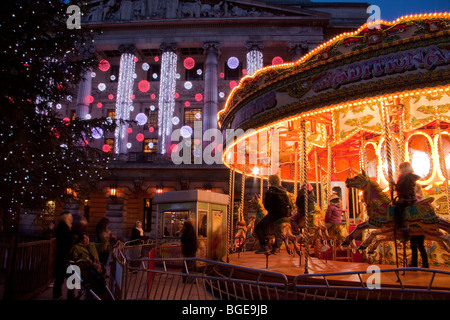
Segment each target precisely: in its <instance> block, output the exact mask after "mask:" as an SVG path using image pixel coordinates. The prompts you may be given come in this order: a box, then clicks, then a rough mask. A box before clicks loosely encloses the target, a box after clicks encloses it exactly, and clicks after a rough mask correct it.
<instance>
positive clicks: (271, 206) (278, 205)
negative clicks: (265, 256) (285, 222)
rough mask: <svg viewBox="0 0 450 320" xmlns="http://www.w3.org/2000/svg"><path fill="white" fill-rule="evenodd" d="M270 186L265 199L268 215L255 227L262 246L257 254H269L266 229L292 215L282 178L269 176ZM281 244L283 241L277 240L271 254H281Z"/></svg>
mask: <svg viewBox="0 0 450 320" xmlns="http://www.w3.org/2000/svg"><path fill="white" fill-rule="evenodd" d="M269 184H270V187H269V190H267V192H266V194H265V198H264V208H266V210H267V215H266V216H265V217H264V218H263V219H262V220H261V221H260V222H259V223H258V224H257V225H256V227H255V233H256V236H257V237H258V241H259V245H260V248H259V250H258V251H256V252H255V253H258V254H260V253H267V252H269V247H268V246H267V239H266V229H267V228H268V227H269V226H270V225H272V224H273V223H274V222H275V221H277V220H279V219H281V218H285V217H289V215H290V213H291V203H290V201H289V196H288V195H287V191H286V189H285V188H284V187H282V186H281V180H280V177H279V176H277V175H271V176H269ZM281 243H282V240H281V239H275V243H274V245H273V247H272V251H271V254H277V253H278V252H279V250H280V246H281Z"/></svg>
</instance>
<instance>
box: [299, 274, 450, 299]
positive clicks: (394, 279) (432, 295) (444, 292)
mask: <svg viewBox="0 0 450 320" xmlns="http://www.w3.org/2000/svg"><path fill="white" fill-rule="evenodd" d="M377 272H379V274H378V275H379V278H380V279H381V277H383V278H385V279H390V281H389V282H390V284H388V283H387V282H383V283H382V284H380V286H379V287H378V288H377V287H376V284H375V283H372V280H370V279H369V277H371V276H372V275H373V274H372V273H368V272H367V271H353V272H339V273H322V274H311V275H309V274H306V275H298V276H296V277H295V278H294V283H293V286H294V292H295V295H294V299H296V300H311V299H312V300H318V299H320V300H450V286H449V284H450V272H447V271H442V270H430V269H422V268H398V269H384V270H382V269H380V270H379V271H377ZM407 272H408V273H409V272H411V273H414V275H415V278H417V279H418V278H421V279H422V281H423V280H424V279H425V280H426V278H429V280H428V285H427V287H426V288H425V287H422V288H419V287H417V286H414V285H412V284H407V283H406V281H405V280H403V279H402V277H403V275H404V274H405V273H407ZM349 277H351V278H352V279H353V281H352V284H351V285H349V284H348V283H346V282H345V280H342V279H344V278H346V279H348V278H349ZM437 277H441V278H442V279H446V280H445V281H441V283H446V284H447V287H446V288H442V287H440V286H439V285H437V284H436V281H435V280H436V278H437ZM442 279H441V280H442ZM319 280H320V281H319ZM368 282H370V285H369V284H368ZM314 283H316V284H314ZM393 283H395V285H394V284H393Z"/></svg>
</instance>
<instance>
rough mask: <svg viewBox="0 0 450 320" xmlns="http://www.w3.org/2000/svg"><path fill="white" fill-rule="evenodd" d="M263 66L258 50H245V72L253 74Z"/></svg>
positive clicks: (261, 56) (260, 53)
mask: <svg viewBox="0 0 450 320" xmlns="http://www.w3.org/2000/svg"><path fill="white" fill-rule="evenodd" d="M262 67H263V54H262V52H261V51H260V50H250V51H249V52H247V74H253V73H255V71H256V70H258V69H261V68H262Z"/></svg>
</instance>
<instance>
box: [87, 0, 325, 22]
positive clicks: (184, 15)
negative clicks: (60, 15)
mask: <svg viewBox="0 0 450 320" xmlns="http://www.w3.org/2000/svg"><path fill="white" fill-rule="evenodd" d="M86 11H87V13H85V14H84V19H83V20H84V22H85V23H111V22H138V21H155V20H166V19H187V20H188V19H219V18H220V19H239V18H241V19H242V18H247V19H251V18H271V17H274V18H277V17H296V18H298V19H302V18H303V19H308V20H309V19H315V20H323V19H325V20H327V19H328V18H329V15H328V14H326V13H322V12H318V11H314V10H310V9H303V8H298V7H291V6H286V5H279V4H274V3H268V2H263V1H252V0H248V1H226V0H223V1H211V0H209V1H208V0H195V1H192V0H191V1H180V0H104V1H92V2H91V3H90V5H89V9H87V10H86Z"/></svg>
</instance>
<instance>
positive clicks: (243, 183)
mask: <svg viewBox="0 0 450 320" xmlns="http://www.w3.org/2000/svg"><path fill="white" fill-rule="evenodd" d="M244 143H245V142H244ZM246 158H247V157H246V154H244V166H243V167H242V177H241V179H242V180H241V203H240V205H239V214H238V221H237V222H238V223H239V222H240V221H242V220H243V219H244V197H245V169H246V162H247V161H246Z"/></svg>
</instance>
